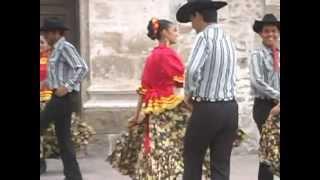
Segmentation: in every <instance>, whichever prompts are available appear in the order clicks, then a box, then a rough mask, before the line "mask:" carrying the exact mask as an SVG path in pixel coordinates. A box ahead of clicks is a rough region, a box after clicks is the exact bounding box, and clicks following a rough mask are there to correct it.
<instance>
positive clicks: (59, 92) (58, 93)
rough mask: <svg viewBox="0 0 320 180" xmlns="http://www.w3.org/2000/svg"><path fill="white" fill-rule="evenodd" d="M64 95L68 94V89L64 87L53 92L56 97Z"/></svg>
mask: <svg viewBox="0 0 320 180" xmlns="http://www.w3.org/2000/svg"><path fill="white" fill-rule="evenodd" d="M66 94H68V89H67V88H66V87H64V86H61V87H59V88H58V89H57V90H56V91H55V95H56V96H58V97H63V96H65V95H66Z"/></svg>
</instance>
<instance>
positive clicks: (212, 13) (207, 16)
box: [192, 8, 218, 23]
mask: <svg viewBox="0 0 320 180" xmlns="http://www.w3.org/2000/svg"><path fill="white" fill-rule="evenodd" d="M196 12H198V13H199V14H201V15H202V17H203V20H204V21H205V22H207V23H216V22H217V21H218V13H217V10H215V9H212V8H209V9H200V10H197V9H195V10H194V11H193V12H192V15H193V16H195V15H196Z"/></svg>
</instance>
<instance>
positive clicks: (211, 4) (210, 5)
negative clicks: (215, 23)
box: [176, 0, 228, 23]
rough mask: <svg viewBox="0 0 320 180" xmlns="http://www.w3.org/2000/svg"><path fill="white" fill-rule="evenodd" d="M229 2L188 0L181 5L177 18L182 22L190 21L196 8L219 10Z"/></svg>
mask: <svg viewBox="0 0 320 180" xmlns="http://www.w3.org/2000/svg"><path fill="white" fill-rule="evenodd" d="M227 4H228V3H226V2H224V1H212V0H188V1H187V3H186V4H184V5H183V6H181V7H180V8H179V10H178V12H177V14H176V18H177V20H178V21H179V22H181V23H187V22H190V15H191V13H193V12H194V11H195V10H202V9H213V10H218V9H220V8H222V7H224V6H226V5H227Z"/></svg>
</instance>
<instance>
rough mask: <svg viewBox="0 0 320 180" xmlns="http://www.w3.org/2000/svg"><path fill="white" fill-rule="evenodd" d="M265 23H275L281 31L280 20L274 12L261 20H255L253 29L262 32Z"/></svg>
mask: <svg viewBox="0 0 320 180" xmlns="http://www.w3.org/2000/svg"><path fill="white" fill-rule="evenodd" d="M264 25H275V26H277V27H278V29H279V31H280V21H279V20H278V19H277V18H276V16H274V15H273V14H266V15H265V16H264V17H263V19H262V20H261V21H259V20H255V22H254V24H253V31H254V32H256V33H260V32H261V31H262V28H263V26H264Z"/></svg>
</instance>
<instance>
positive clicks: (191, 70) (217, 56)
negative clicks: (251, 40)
mask: <svg viewBox="0 0 320 180" xmlns="http://www.w3.org/2000/svg"><path fill="white" fill-rule="evenodd" d="M235 84H236V50H235V47H234V44H233V42H232V41H231V38H230V37H229V36H228V35H227V34H226V33H225V31H224V30H223V29H222V28H221V27H220V26H219V25H218V24H210V25H208V26H207V27H206V28H205V29H204V30H203V31H202V32H200V33H198V34H197V36H196V40H195V43H194V44H193V48H192V50H191V55H190V56H189V59H188V64H187V73H186V85H185V94H187V95H189V94H191V95H192V96H193V97H201V98H205V99H207V100H209V101H212V102H214V101H228V100H232V99H234V98H235Z"/></svg>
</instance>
